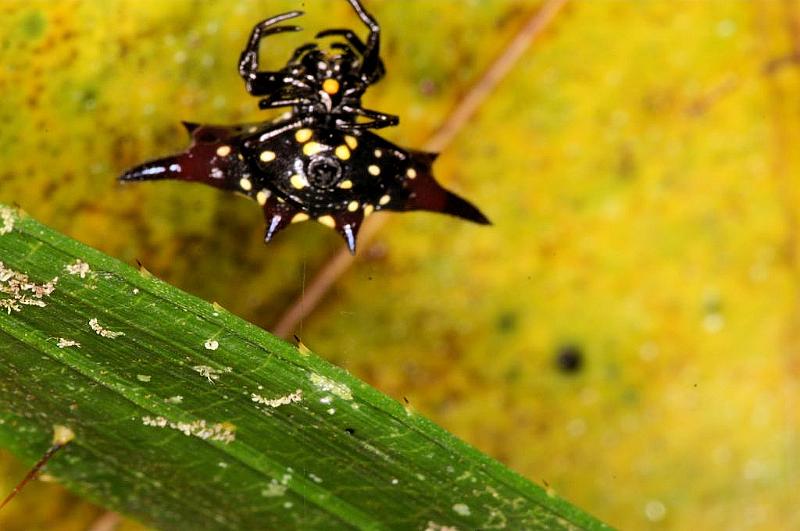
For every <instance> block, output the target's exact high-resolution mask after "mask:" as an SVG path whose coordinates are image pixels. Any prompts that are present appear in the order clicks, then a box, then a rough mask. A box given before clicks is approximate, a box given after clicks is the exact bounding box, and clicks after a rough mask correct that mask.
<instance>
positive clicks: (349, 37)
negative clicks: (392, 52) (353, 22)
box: [316, 28, 386, 83]
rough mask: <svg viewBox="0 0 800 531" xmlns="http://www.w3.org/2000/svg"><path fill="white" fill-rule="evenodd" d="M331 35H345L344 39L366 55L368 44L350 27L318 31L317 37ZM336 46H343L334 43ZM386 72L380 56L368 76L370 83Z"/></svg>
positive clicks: (363, 55) (375, 81)
mask: <svg viewBox="0 0 800 531" xmlns="http://www.w3.org/2000/svg"><path fill="white" fill-rule="evenodd" d="M331 35H337V36H339V37H344V39H345V40H346V41H347V42H348V43H349V44H350V46H352V47H353V48H354V49H355V50H356V51H357V52H358V53H360V54H361V56H362V57H365V54H366V53H367V45H366V44H364V41H362V40H361V39H360V38H359V37H358V35H356V34H355V33H354V32H353V31H351V30H349V29H342V28H334V29H328V30H325V31H320V32H319V33H317V35H316V38H318V39H319V38H322V37H330V36H331ZM333 46H334V47H335V48H339V47H341V46H336V45H335V44H334V45H333ZM385 73H386V69H385V68H384V66H383V61H381V59H380V57H378V63H377V65H376V67H375V69H374V71H373V72H372V75H370V76H368V78H369V82H370V83H377V82H378V81H379V80H380V79H381V78H382V77H383V75H384V74H385Z"/></svg>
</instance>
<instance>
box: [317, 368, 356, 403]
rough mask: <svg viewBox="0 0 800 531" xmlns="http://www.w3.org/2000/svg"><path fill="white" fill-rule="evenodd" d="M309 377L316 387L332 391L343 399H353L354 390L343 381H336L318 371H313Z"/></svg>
mask: <svg viewBox="0 0 800 531" xmlns="http://www.w3.org/2000/svg"><path fill="white" fill-rule="evenodd" d="M309 379H310V380H311V383H312V384H314V387H316V388H317V389H319V390H320V391H325V392H328V393H332V394H334V395H336V396H338V397H339V398H341V399H343V400H352V399H353V392H352V391H351V390H350V388H349V387H347V386H346V385H345V384H343V383H339V382H334V381H333V380H331V379H330V378H328V377H326V376H322V375H321V374H317V373H313V374H312V375H311V376H309Z"/></svg>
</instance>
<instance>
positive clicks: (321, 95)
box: [290, 43, 366, 112]
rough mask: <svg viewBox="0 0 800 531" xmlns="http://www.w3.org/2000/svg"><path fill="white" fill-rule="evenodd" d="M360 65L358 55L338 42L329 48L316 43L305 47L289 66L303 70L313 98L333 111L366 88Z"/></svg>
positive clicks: (298, 71) (302, 79)
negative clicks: (318, 46) (360, 76)
mask: <svg viewBox="0 0 800 531" xmlns="http://www.w3.org/2000/svg"><path fill="white" fill-rule="evenodd" d="M359 66H360V63H359V59H358V57H357V56H356V55H355V54H354V53H353V51H352V50H351V49H350V47H349V46H347V45H346V44H342V43H335V44H334V45H333V46H332V47H331V49H330V50H321V49H320V48H317V47H314V48H311V49H308V50H306V51H304V52H303V53H302V54H301V55H300V56H299V57H298V58H297V60H296V62H295V63H294V64H293V65H290V68H292V70H293V71H294V72H297V73H298V74H300V79H301V81H302V82H303V83H305V84H307V85H308V87H309V88H310V90H309V91H310V92H312V93H313V99H314V100H318V101H319V102H320V103H322V104H323V105H324V107H325V109H326V110H327V111H328V112H331V110H334V109H336V108H337V107H338V106H339V105H340V104H341V103H342V101H343V100H345V99H352V98H358V97H359V96H360V95H361V94H362V93H363V92H364V88H366V87H363V86H362V85H363V83H361V81H360V79H359V75H358V71H359ZM295 75H297V74H295Z"/></svg>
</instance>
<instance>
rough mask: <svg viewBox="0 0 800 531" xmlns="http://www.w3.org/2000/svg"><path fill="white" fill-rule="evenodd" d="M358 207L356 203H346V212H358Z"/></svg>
mask: <svg viewBox="0 0 800 531" xmlns="http://www.w3.org/2000/svg"><path fill="white" fill-rule="evenodd" d="M358 206H359V205H358V201H350V202H349V203H347V210H349V211H350V212H355V211H356V210H358Z"/></svg>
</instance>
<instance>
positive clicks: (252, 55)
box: [239, 11, 303, 96]
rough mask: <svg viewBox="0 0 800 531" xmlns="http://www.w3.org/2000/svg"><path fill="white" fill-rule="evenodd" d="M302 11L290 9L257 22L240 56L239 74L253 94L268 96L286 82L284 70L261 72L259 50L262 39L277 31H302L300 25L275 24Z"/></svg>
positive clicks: (297, 15) (296, 15)
mask: <svg viewBox="0 0 800 531" xmlns="http://www.w3.org/2000/svg"><path fill="white" fill-rule="evenodd" d="M302 14H303V12H302V11H290V12H289V13H283V14H282V15H278V16H275V17H272V18H268V19H267V20H264V21H263V22H260V23H258V24H256V26H255V27H254V28H253V31H252V33H251V34H250V39H249V40H248V41H247V46H245V49H244V50H243V51H242V54H241V56H240V57H239V75H240V76H241V77H242V79H243V80H244V82H245V85H246V87H247V92H249V93H250V94H252V95H253V96H266V95H267V94H269V93H270V92H273V91H274V90H275V89H276V88H278V87H280V86H281V85H282V84H283V82H284V77H285V74H284V73H283V72H259V71H258V51H259V45H260V44H261V40H262V39H264V38H266V37H268V36H270V35H275V34H277V33H283V32H286V31H300V29H301V28H300V27H299V26H275V24H277V23H279V22H283V21H284V20H288V19H291V18H296V17H299V16H300V15H302Z"/></svg>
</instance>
